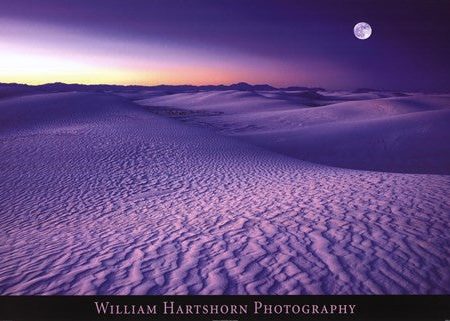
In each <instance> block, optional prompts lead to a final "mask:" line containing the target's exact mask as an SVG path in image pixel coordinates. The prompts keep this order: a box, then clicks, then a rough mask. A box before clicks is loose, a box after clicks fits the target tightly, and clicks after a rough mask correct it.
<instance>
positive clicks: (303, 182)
mask: <svg viewBox="0 0 450 321" xmlns="http://www.w3.org/2000/svg"><path fill="white" fill-rule="evenodd" d="M47 96H48V97H47V98H46V97H44V98H42V97H41V98H40V99H38V100H36V101H34V100H32V99H31V98H29V99H28V100H27V101H25V102H22V103H21V104H27V106H34V105H36V106H35V107H36V108H37V107H42V108H41V109H39V112H40V113H43V110H44V111H45V108H46V107H45V106H48V105H52V104H49V103H48V100H52V101H53V103H54V106H58V105H61V106H64V108H66V111H67V113H68V116H67V117H62V118H61V120H60V121H52V122H44V121H43V122H42V124H43V125H41V126H39V123H38V124H33V126H30V125H29V124H21V125H20V126H22V127H21V129H20V130H11V129H8V130H4V131H3V132H2V134H1V135H0V154H1V155H2V157H1V158H0V188H1V189H0V215H1V221H0V225H1V228H0V261H1V264H0V293H1V294H223V293H225V294H351V293H358V294H373V293H377V294H381V293H389V294H397V293H410V294H412V293H416V294H418V293H422V294H430V293H447V294H448V293H450V270H449V266H450V235H449V231H450V200H449V197H448V195H449V190H450V177H449V176H445V175H410V174H391V173H381V172H365V171H356V170H345V169H337V168H332V167H326V166H319V165H314V164H310V163H306V162H303V161H300V160H298V159H294V158H289V157H286V156H283V155H279V154H276V153H273V152H269V151H266V150H264V149H262V148H257V147H254V146H251V145H248V144H245V143H243V142H240V141H239V140H236V139H233V138H230V137H223V136H219V135H217V134H214V133H213V132H211V131H209V130H205V129H201V128H192V127H189V126H185V125H182V124H180V123H177V122H176V121H173V120H167V119H164V118H160V117H157V116H154V115H151V114H149V113H146V112H144V111H142V110H140V109H139V108H136V109H134V108H133V107H132V106H130V105H129V104H128V103H126V102H124V101H123V100H121V99H119V98H116V97H113V96H106V95H102V94H75V93H73V94H64V95H59V96H53V95H47ZM11 104H13V102H11V101H8V102H6V101H4V102H3V103H0V111H2V109H5V108H9V107H10V105H11ZM14 104H15V107H16V108H18V107H17V106H19V107H20V105H21V104H19V103H17V101H14ZM99 104H103V106H107V107H105V108H103V109H102V110H103V111H102V112H98V113H93V115H92V117H87V116H86V114H85V112H83V113H82V115H83V117H81V116H80V115H79V113H78V109H77V108H79V106H81V105H84V106H91V105H92V106H93V107H92V108H94V107H95V106H96V105H99ZM52 106H53V105H52ZM49 108H50V107H49ZM52 108H53V107H52ZM55 108H56V107H55ZM88 109H89V108H88ZM3 117H5V116H3ZM8 117H12V116H8ZM42 117H44V118H45V117H50V116H49V114H48V113H43V114H42ZM3 121H4V122H2V124H6V123H9V124H10V123H11V121H12V119H11V118H8V119H3ZM20 126H19V127H20ZM4 128H6V126H5V127H4Z"/></svg>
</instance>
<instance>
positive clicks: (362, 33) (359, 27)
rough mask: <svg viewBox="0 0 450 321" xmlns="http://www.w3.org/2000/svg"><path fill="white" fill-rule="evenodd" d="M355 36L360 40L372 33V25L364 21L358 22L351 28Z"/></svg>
mask: <svg viewBox="0 0 450 321" xmlns="http://www.w3.org/2000/svg"><path fill="white" fill-rule="evenodd" d="M353 33H354V34H355V37H356V38H358V39H361V40H365V39H367V38H369V37H370V35H371V34H372V27H371V26H370V25H369V24H368V23H366V22H358V23H357V24H356V25H355V27H354V28H353Z"/></svg>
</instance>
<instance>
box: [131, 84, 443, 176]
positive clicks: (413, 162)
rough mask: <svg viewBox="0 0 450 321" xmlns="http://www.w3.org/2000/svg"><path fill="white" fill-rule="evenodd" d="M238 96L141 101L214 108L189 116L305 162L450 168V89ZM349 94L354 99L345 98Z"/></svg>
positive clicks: (422, 169)
mask: <svg viewBox="0 0 450 321" xmlns="http://www.w3.org/2000/svg"><path fill="white" fill-rule="evenodd" d="M236 94H241V93H232V92H223V93H222V94H221V96H219V95H218V94H216V93H213V94H212V95H209V94H207V93H196V94H190V93H182V94H178V95H168V96H163V97H156V98H155V97H154V98H149V99H145V100H139V101H138V103H139V104H142V105H145V106H157V107H160V108H173V107H176V108H182V109H184V110H196V111H197V112H198V111H199V110H204V111H214V112H216V114H215V115H212V116H213V117H207V118H205V117H199V116H202V115H199V114H198V113H197V114H195V113H194V114H192V115H188V116H189V117H185V118H186V120H187V121H190V122H193V123H199V124H205V123H206V124H208V125H210V127H213V128H214V129H216V131H218V132H220V133H222V134H225V135H233V136H239V137H240V138H244V139H247V140H248V141H250V142H252V143H254V144H256V145H259V146H263V147H265V148H268V149H270V150H273V151H276V152H281V153H283V154H286V155H289V156H294V157H297V158H300V159H302V160H307V161H312V162H317V163H321V164H326V165H332V166H339V167H345V168H352V169H364V170H377V171H389V172H400V173H430V174H450V162H449V159H450V147H449V145H448V144H447V142H448V141H449V140H450V131H449V130H448V126H449V125H450V121H449V119H450V118H449V117H450V95H423V94H415V95H411V96H408V97H395V94H389V93H385V94H382V93H376V95H377V96H376V97H378V96H386V97H385V98H375V97H372V98H371V99H367V100H356V99H354V97H353V96H354V95H355V94H346V93H341V96H339V95H338V93H331V94H328V96H325V95H322V96H323V97H328V98H319V99H314V98H311V99H310V102H309V103H308V102H305V100H304V98H301V99H300V100H299V99H293V98H292V97H293V96H294V97H296V96H298V93H297V92H294V93H285V92H274V91H272V92H271V94H270V97H265V96H264V95H260V96H256V94H255V93H252V95H253V96H246V97H245V98H240V99H239V100H236V101H241V100H244V103H243V104H241V105H239V104H237V105H236V108H239V111H235V108H229V103H228V101H230V100H231V101H233V97H234V95H236ZM273 95H276V97H277V98H276V99H272V98H273ZM373 95H375V94H373ZM349 96H350V97H353V98H352V99H351V100H348V101H342V100H345V99H348V97H349ZM201 97H205V98H204V99H201ZM281 97H285V100H282V99H281ZM213 98H214V99H213ZM359 98H361V97H359ZM337 99H340V100H341V101H339V100H337ZM338 101H339V102H338ZM311 105H317V106H318V107H311ZM319 105H320V106H319ZM369 146H370V147H369Z"/></svg>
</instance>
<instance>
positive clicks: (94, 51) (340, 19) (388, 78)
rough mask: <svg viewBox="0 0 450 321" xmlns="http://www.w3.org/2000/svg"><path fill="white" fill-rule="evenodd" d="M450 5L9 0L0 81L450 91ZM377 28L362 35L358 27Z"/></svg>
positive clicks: (0, 29) (1, 21) (0, 7)
mask: <svg viewBox="0 0 450 321" xmlns="http://www.w3.org/2000/svg"><path fill="white" fill-rule="evenodd" d="M449 9H450V2H449V1H445V0H442V1H412V0H411V1H398V0H397V1H394V0H393V1H381V0H377V1H370V0H364V1H362V0H352V1H345V0H344V1H321V0H317V1H301V0H295V1H287V0H272V1H263V0H260V1H249V0H239V1H238V0H228V1H223V0H192V1H182V0H179V1H175V0H140V1H134V0H129V1H123V0H108V1H106V0H102V1H100V0H89V1H83V0H78V1H72V0H71V1H69V0H36V1H33V0H28V1H24V0H14V1H10V0H8V1H7V0H0V82H12V81H15V82H27V83H43V82H53V81H64V82H79V83H123V84H160V83H166V84H181V83H184V84H186V83H192V84H219V83H233V82H238V81H247V82H251V83H269V84H272V85H276V86H288V85H308V86H322V87H326V88H332V89H345V88H349V89H353V88H360V87H371V88H380V89H395V90H427V91H430V90H431V91H434V90H439V91H442V90H444V91H447V90H448V89H449V83H450V64H449V57H450V42H449V41H448V35H449V32H450V22H449V21H450V14H449V12H450V10H449ZM359 21H366V22H368V23H370V24H371V25H372V28H373V35H372V37H371V38H370V39H368V40H364V41H361V40H358V39H356V38H355V37H354V35H353V26H354V24H355V23H357V22H359Z"/></svg>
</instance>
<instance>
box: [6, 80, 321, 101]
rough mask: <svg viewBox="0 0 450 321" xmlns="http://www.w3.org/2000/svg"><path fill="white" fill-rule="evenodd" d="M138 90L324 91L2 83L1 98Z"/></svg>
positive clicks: (241, 85) (241, 86) (242, 85)
mask: <svg viewBox="0 0 450 321" xmlns="http://www.w3.org/2000/svg"><path fill="white" fill-rule="evenodd" d="M136 90H154V91H165V92H166V93H172V92H173V93H179V92H190V91H192V92H195V91H203V90H205V91H206V90H207V91H212V90H240V91H271V90H286V91H296V90H298V91H304V90H308V91H319V90H324V89H323V88H318V87H313V88H310V87H283V88H276V87H273V86H270V85H265V84H264V85H251V84H248V83H245V82H240V83H236V84H232V85H203V86H194V85H157V86H137V85H130V86H124V85H82V84H65V83H60V82H56V83H49V84H44V85H36V86H32V85H25V84H16V83H0V98H4V97H10V96H17V95H23V94H34V93H51V92H67V91H87V92H108V91H124V92H127V91H136Z"/></svg>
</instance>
